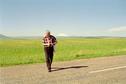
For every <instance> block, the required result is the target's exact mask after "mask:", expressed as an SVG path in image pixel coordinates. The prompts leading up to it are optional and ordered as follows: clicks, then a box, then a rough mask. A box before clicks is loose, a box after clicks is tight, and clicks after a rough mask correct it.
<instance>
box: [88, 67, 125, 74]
mask: <svg viewBox="0 0 126 84" xmlns="http://www.w3.org/2000/svg"><path fill="white" fill-rule="evenodd" d="M122 68H126V66H120V67H113V68H106V69H102V70H96V71H90V72H89V73H98V72H104V71H111V70H115V69H122Z"/></svg>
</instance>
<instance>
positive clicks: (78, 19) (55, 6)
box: [0, 0, 126, 36]
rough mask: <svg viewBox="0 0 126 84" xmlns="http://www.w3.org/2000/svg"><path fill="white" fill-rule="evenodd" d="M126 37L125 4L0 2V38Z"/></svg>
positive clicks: (124, 0) (112, 0)
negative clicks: (1, 35)
mask: <svg viewBox="0 0 126 84" xmlns="http://www.w3.org/2000/svg"><path fill="white" fill-rule="evenodd" d="M45 30H50V31H51V32H52V33H53V34H54V35H61V36H62V35H63V36H72V35H74V36H126V0H0V34H4V35H7V36H39V35H42V34H43V33H44V31H45Z"/></svg>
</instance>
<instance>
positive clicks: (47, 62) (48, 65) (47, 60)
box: [44, 47, 51, 72]
mask: <svg viewBox="0 0 126 84" xmlns="http://www.w3.org/2000/svg"><path fill="white" fill-rule="evenodd" d="M44 51H45V57H46V65H47V68H48V71H49V72H50V71H51V62H50V55H49V48H48V47H45V48H44Z"/></svg>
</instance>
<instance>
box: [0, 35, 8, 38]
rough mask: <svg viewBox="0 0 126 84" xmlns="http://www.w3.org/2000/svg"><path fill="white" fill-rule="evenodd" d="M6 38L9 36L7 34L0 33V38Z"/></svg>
mask: <svg viewBox="0 0 126 84" xmlns="http://www.w3.org/2000/svg"><path fill="white" fill-rule="evenodd" d="M7 38H9V37H7V36H5V35H3V34H0V39H7Z"/></svg>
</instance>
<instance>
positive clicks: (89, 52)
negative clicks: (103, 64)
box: [0, 38, 126, 67]
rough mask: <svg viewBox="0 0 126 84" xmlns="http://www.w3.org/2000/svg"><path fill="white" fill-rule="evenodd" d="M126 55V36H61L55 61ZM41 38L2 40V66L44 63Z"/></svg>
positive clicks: (0, 54)
mask: <svg viewBox="0 0 126 84" xmlns="http://www.w3.org/2000/svg"><path fill="white" fill-rule="evenodd" d="M114 55H126V38H59V39H58V44H57V46H56V52H55V57H54V61H69V60H75V59H84V58H94V57H103V56H114ZM44 58H45V57H44V52H43V46H42V43H41V39H33V40H31V39H5V40H0V67H2V66H10V65H19V64H31V63H43V62H44Z"/></svg>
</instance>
